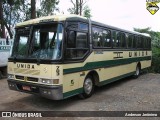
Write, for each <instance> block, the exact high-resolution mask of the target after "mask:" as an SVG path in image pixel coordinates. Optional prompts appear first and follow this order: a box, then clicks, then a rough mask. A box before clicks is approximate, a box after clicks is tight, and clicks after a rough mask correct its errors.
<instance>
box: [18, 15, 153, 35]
mask: <svg viewBox="0 0 160 120" xmlns="http://www.w3.org/2000/svg"><path fill="white" fill-rule="evenodd" d="M75 18H76V19H75ZM77 19H81V20H83V21H86V20H87V18H86V17H82V16H79V15H75V14H69V15H53V16H45V17H40V18H36V19H31V20H28V21H24V22H21V23H18V24H17V25H16V27H21V26H25V25H31V24H37V23H42V22H52V21H65V20H77ZM92 24H94V25H99V26H103V27H108V28H110V29H113V30H120V31H122V32H127V33H132V34H138V35H142V36H146V37H150V35H149V34H146V33H139V32H135V31H128V30H125V29H121V28H118V27H114V26H110V25H107V24H103V23H100V22H96V21H92Z"/></svg>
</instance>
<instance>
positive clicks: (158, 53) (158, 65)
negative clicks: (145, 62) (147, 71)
mask: <svg viewBox="0 0 160 120" xmlns="http://www.w3.org/2000/svg"><path fill="white" fill-rule="evenodd" d="M151 72H154V73H160V48H159V47H152V67H151Z"/></svg>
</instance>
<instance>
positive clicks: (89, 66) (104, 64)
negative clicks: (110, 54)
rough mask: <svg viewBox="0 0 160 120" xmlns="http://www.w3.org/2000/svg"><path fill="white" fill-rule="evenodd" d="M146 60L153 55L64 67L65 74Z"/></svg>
mask: <svg viewBox="0 0 160 120" xmlns="http://www.w3.org/2000/svg"><path fill="white" fill-rule="evenodd" d="M144 60H151V56H146V57H137V58H127V59H118V60H106V61H98V62H89V63H86V64H85V65H84V66H83V67H77V68H69V69H64V70H63V74H70V73H74V72H80V71H85V70H91V69H97V68H105V67H113V66H118V65H125V64H130V63H133V62H139V61H144Z"/></svg>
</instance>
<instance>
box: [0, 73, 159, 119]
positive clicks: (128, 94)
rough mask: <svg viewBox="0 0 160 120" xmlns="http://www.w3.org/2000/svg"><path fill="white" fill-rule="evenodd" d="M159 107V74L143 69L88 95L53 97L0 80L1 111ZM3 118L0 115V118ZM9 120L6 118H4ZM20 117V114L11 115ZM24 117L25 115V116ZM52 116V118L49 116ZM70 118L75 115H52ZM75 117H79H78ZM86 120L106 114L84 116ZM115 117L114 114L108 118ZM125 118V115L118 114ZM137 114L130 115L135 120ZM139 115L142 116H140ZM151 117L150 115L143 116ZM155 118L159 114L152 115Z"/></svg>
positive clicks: (130, 109)
mask: <svg viewBox="0 0 160 120" xmlns="http://www.w3.org/2000/svg"><path fill="white" fill-rule="evenodd" d="M12 110H13V111H160V74H152V73H145V74H142V75H141V76H140V77H139V78H138V79H133V78H132V77H129V78H125V79H122V80H120V81H117V82H114V83H111V84H108V85H105V86H103V87H100V88H96V90H95V93H94V95H93V96H92V97H91V98H88V99H85V100H81V99H79V98H78V97H77V96H74V97H71V98H68V99H65V100H61V101H53V100H48V99H45V98H42V97H39V96H35V95H31V94H27V93H21V92H17V91H11V90H9V88H8V84H7V80H6V79H1V80H0V111H12ZM0 119H2V118H0ZM3 119H5V120H8V119H9V118H3ZM14 119H22V118H14ZM25 119H27V118H25ZM49 119H53V118H48V120H49ZM54 119H65V120H72V119H75V118H66V117H65V118H57V117H56V118H54ZM76 119H81V118H80V117H77V118H76ZM83 119H85V120H90V119H98V120H99V119H100V120H103V119H104V120H105V119H106V118H91V117H89V118H83ZM110 119H111V120H112V119H116V118H110ZM119 119H122V120H124V118H119ZM136 119H138V118H133V120H136ZM140 119H142V118H140ZM145 119H146V120H150V118H145ZM151 119H152V120H154V119H155V120H156V119H158V118H154V117H152V118H151Z"/></svg>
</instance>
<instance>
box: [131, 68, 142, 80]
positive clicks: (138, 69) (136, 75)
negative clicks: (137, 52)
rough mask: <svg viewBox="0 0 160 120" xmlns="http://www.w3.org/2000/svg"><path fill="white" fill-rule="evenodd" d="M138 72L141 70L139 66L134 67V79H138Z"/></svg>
mask: <svg viewBox="0 0 160 120" xmlns="http://www.w3.org/2000/svg"><path fill="white" fill-rule="evenodd" d="M140 71H141V68H140V66H139V65H137V67H136V71H135V74H134V75H133V77H134V78H138V77H139V75H140Z"/></svg>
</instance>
